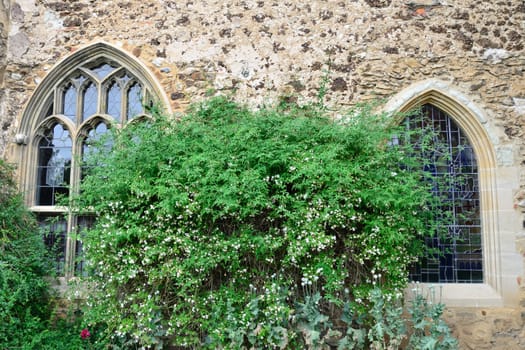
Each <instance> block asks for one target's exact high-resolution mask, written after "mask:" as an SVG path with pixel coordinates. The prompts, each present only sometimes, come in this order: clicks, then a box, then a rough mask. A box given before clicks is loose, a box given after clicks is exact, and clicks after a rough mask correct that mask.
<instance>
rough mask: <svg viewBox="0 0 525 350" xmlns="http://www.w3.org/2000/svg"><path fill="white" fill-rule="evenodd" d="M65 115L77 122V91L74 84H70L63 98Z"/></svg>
mask: <svg viewBox="0 0 525 350" xmlns="http://www.w3.org/2000/svg"><path fill="white" fill-rule="evenodd" d="M62 110H63V114H64V115H65V116H67V117H69V118H70V119H71V120H73V121H75V119H76V115H77V89H76V87H75V86H73V84H69V85H68V87H67V88H66V90H65V91H64V96H63V106H62Z"/></svg>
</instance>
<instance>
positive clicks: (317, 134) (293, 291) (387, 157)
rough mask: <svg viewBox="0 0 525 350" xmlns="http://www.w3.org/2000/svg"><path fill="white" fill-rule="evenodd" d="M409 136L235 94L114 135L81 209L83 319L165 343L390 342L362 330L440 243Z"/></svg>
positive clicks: (362, 111)
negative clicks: (435, 241) (398, 140)
mask: <svg viewBox="0 0 525 350" xmlns="http://www.w3.org/2000/svg"><path fill="white" fill-rule="evenodd" d="M399 134H400V130H399V129H398V127H396V126H395V123H394V122H393V121H392V120H391V119H389V118H387V117H386V116H383V115H376V114H374V113H372V112H371V108H370V107H366V106H364V107H363V106H361V107H358V108H355V109H353V110H352V111H350V112H348V115H347V116H343V117H341V118H336V119H333V118H329V117H328V116H327V115H326V113H325V112H324V111H323V110H320V109H318V108H315V107H289V106H288V107H286V106H284V107H283V106H281V107H278V108H262V109H260V110H258V111H252V110H249V109H247V108H244V107H243V106H240V105H238V104H236V103H234V102H232V101H230V100H228V99H226V98H213V99H210V100H208V101H205V102H204V103H202V104H200V105H198V106H195V107H193V108H192V109H191V110H190V111H189V112H188V113H187V114H186V115H184V116H183V117H181V118H179V119H177V120H175V119H173V118H166V117H164V116H162V115H158V114H156V115H154V116H153V117H152V118H151V119H147V120H143V121H140V122H134V123H132V124H131V125H129V126H128V127H126V128H125V129H122V130H116V129H114V130H113V132H112V135H111V139H110V140H107V139H106V140H103V142H102V143H103V145H102V146H101V147H102V148H101V149H100V150H99V152H93V157H92V158H91V159H89V160H88V164H86V169H89V174H88V175H87V176H86V177H85V179H84V181H83V184H82V189H81V193H82V196H81V197H80V198H78V202H77V205H76V209H75V210H78V211H79V213H81V214H83V215H86V214H92V215H96V224H95V226H94V227H93V228H92V229H90V230H88V231H87V232H86V233H85V235H84V236H83V237H82V240H83V247H84V251H85V255H86V258H87V263H88V266H89V268H90V282H89V288H90V293H89V298H88V305H89V307H88V309H87V311H86V312H87V313H86V320H87V322H89V323H90V324H91V326H95V325H99V326H100V325H104V326H103V328H105V329H106V332H107V336H108V338H111V339H112V341H113V342H115V343H120V344H140V345H157V346H158V347H160V346H161V345H162V344H164V345H166V344H175V345H177V346H179V347H181V348H184V347H188V348H191V347H197V348H203V347H204V348H206V347H207V348H210V349H217V348H228V349H235V348H239V349H240V348H260V349H268V348H283V349H284V348H291V349H294V348H296V349H300V348H308V347H310V348H316V346H321V343H323V344H328V343H329V342H330V341H331V340H330V339H334V340H333V341H334V342H335V344H339V346H340V348H341V349H344V348H359V346H362V347H365V346H370V344H373V341H374V339H376V340H377V339H383V341H384V340H385V339H388V338H389V336H388V335H386V334H383V333H381V332H379V331H378V330H377V329H376V328H374V332H371V333H370V332H369V333H360V331H358V330H356V329H357V328H359V327H358V326H359V325H364V327H366V325H367V324H370V325H372V324H374V317H375V316H374V317H372V315H374V314H373V313H371V312H370V310H373V309H371V307H372V306H371V305H373V302H371V300H372V301H373V300H375V299H374V295H376V297H375V298H376V299H377V298H378V297H377V293H380V295H381V297H380V298H379V299H381V300H383V301H382V304H381V307H383V306H382V305H383V304H384V303H387V304H388V303H389V302H392V304H395V302H394V300H399V295H400V292H401V290H402V289H403V288H404V287H405V286H406V284H407V278H408V277H407V276H408V272H407V271H408V268H409V266H410V265H411V264H412V263H414V262H415V261H416V260H417V257H419V256H421V254H423V252H424V249H425V247H424V245H423V243H422V242H423V239H422V238H423V237H424V236H429V235H431V234H432V233H433V232H434V227H433V224H432V223H433V220H434V218H433V217H432V214H431V211H429V208H431V207H432V206H433V205H434V200H435V198H434V197H432V194H431V191H430V190H431V188H430V186H431V184H430V182H429V181H425V179H426V178H427V174H425V173H424V172H423V171H422V170H418V169H423V166H421V164H420V162H421V159H418V157H417V156H416V154H417V152H414V151H413V150H412V149H411V148H410V145H408V144H407V145H392V143H391V142H390V140H392V138H393V137H394V135H399ZM108 147H110V148H111V151H110V152H108ZM374 293H376V294H374ZM381 307H379V310H382V309H381ZM376 309H377V307H376ZM349 315H350V316H349ZM351 315H354V316H356V315H361V316H359V317H357V316H356V317H354V316H351ZM367 315H368V316H367ZM375 324H376V325H377V322H376V323H375ZM328 330H330V331H328ZM378 332H379V333H378ZM367 334H368V335H367ZM390 337H391V338H394V337H393V336H390ZM356 339H360V342H361V343H359V344H360V345H359V344H358V343H356ZM352 342H353V343H352ZM345 344H347V345H348V344H353V345H352V347H345V346H347V345H345ZM348 346H350V345H348Z"/></svg>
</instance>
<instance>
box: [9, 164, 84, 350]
mask: <svg viewBox="0 0 525 350" xmlns="http://www.w3.org/2000/svg"><path fill="white" fill-rule="evenodd" d="M12 172H13V171H12V168H11V167H10V166H8V165H7V164H6V163H4V162H3V161H2V160H0V208H1V210H0V349H23V350H30V349H38V350H42V349H53V350H54V349H71V350H74V349H84V345H85V344H84V343H82V342H81V341H80V340H81V339H80V336H79V333H80V329H81V328H80V323H79V321H78V320H74V318H71V317H69V318H68V319H73V320H74V321H67V320H62V319H60V318H59V317H58V316H57V314H56V312H55V310H56V305H55V300H56V299H55V297H56V296H55V295H53V293H52V289H51V288H50V285H49V282H48V280H49V277H50V276H52V275H53V273H54V264H53V259H52V258H51V256H52V255H50V254H49V252H48V250H47V249H46V247H45V245H44V242H43V240H42V235H41V233H40V232H39V229H38V225H37V223H36V220H35V218H34V217H33V215H32V214H31V213H30V212H29V211H28V210H27V208H26V207H25V206H24V204H23V201H22V197H21V196H20V195H19V194H18V193H17V191H16V186H15V183H14V181H13V176H12V175H13V174H12Z"/></svg>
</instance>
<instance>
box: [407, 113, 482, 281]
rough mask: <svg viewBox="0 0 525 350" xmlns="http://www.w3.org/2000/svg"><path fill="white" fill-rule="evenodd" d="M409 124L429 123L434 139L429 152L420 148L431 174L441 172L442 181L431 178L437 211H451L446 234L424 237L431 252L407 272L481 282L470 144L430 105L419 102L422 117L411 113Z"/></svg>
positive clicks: (473, 158)
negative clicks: (438, 199)
mask: <svg viewBox="0 0 525 350" xmlns="http://www.w3.org/2000/svg"><path fill="white" fill-rule="evenodd" d="M409 125H410V128H412V129H414V128H425V129H424V130H429V129H428V128H430V131H431V133H432V135H434V139H433V142H435V144H436V145H439V146H438V147H435V148H434V151H433V152H431V153H429V154H425V158H426V159H427V160H428V163H427V165H426V166H425V170H426V171H428V172H429V173H431V174H432V177H433V178H434V179H438V178H443V177H446V179H447V181H446V182H445V183H446V186H444V185H443V184H439V182H438V180H434V181H435V182H433V192H434V193H435V195H436V196H440V197H441V198H444V204H443V206H442V208H441V209H442V210H443V211H442V212H441V213H444V212H445V211H448V212H449V213H451V216H452V220H451V222H450V224H449V225H448V226H447V227H446V232H447V234H446V237H431V238H427V239H426V243H427V245H428V246H429V247H431V248H433V249H435V253H434V254H430V255H429V256H426V257H424V258H423V259H421V261H420V263H419V264H418V265H417V266H414V268H413V269H412V272H411V278H412V279H413V280H416V281H420V282H426V283H438V282H439V283H442V282H452V283H481V282H483V256H482V237H481V220H480V200H479V186H478V169H477V161H476V155H475V154H474V150H473V149H472V146H471V145H470V143H469V140H468V139H467V137H466V135H465V134H464V133H463V131H462V130H461V129H460V128H459V126H458V125H457V124H456V123H455V122H454V120H453V119H452V118H451V117H450V116H449V115H447V114H446V113H444V112H443V111H441V110H440V109H438V108H436V107H434V106H431V105H424V106H423V107H422V115H421V119H419V118H412V119H411V120H409ZM440 148H441V149H440ZM436 215H441V214H440V213H436Z"/></svg>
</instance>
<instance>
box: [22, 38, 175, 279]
mask: <svg viewBox="0 0 525 350" xmlns="http://www.w3.org/2000/svg"><path fill="white" fill-rule="evenodd" d="M161 96H163V94H162V93H160V90H159V89H158V88H157V87H156V85H155V84H153V83H152V79H151V75H150V74H149V73H148V72H147V70H145V69H144V68H143V67H142V65H140V64H139V63H138V62H136V61H135V60H134V59H132V58H131V57H130V56H128V55H127V54H125V53H124V52H122V51H120V50H118V49H115V48H113V47H111V46H110V45H108V44H105V43H97V44H94V45H91V46H89V47H87V48H85V49H83V50H79V51H78V52H76V53H74V54H73V55H72V56H70V57H68V58H66V59H65V60H64V61H62V62H61V63H59V64H57V66H56V67H55V68H54V69H53V70H52V71H51V72H50V73H49V74H48V76H47V77H46V78H45V79H44V80H43V81H42V83H41V84H40V85H39V86H38V88H37V90H36V91H35V93H34V95H33V97H32V98H31V100H30V101H29V104H28V106H27V107H26V109H25V111H24V114H23V116H22V120H21V128H20V134H21V135H26V139H27V144H26V145H25V146H24V148H23V149H22V152H21V157H20V158H21V159H20V164H21V170H22V171H21V187H22V189H23V190H24V192H25V193H26V201H27V204H28V205H29V207H30V208H31V209H32V210H33V212H35V214H36V216H37V218H38V221H39V223H40V226H41V230H42V232H43V234H44V241H45V243H46V244H47V245H48V246H50V247H52V249H53V250H54V252H55V254H56V262H57V271H58V272H59V274H61V275H64V276H71V275H73V274H74V273H75V270H76V271H77V272H78V273H82V271H81V270H82V263H81V262H79V261H77V259H76V257H77V256H78V255H79V254H80V252H81V243H80V241H78V240H77V238H78V235H77V233H81V231H82V228H84V227H87V226H89V225H91V223H92V222H93V219H92V218H90V217H89V216H80V217H77V216H75V215H72V214H71V213H69V211H68V210H67V209H66V208H64V206H63V203H64V202H63V201H61V199H60V198H61V197H62V198H63V197H65V198H66V199H67V197H68V196H69V195H70V194H71V193H72V192H74V191H76V190H77V189H78V185H79V183H80V181H81V179H82V176H83V169H82V166H81V164H82V159H83V158H84V157H85V156H86V155H88V154H89V153H90V152H92V145H93V143H94V142H96V141H97V140H98V139H100V137H101V136H102V135H103V134H104V133H106V132H107V131H108V130H109V128H120V127H124V126H125V124H126V123H128V122H129V121H131V120H133V119H136V118H140V117H141V116H144V115H145V110H144V106H145V105H147V104H151V103H154V100H159V99H160V98H161ZM164 102H165V99H164ZM155 103H157V101H155Z"/></svg>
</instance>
